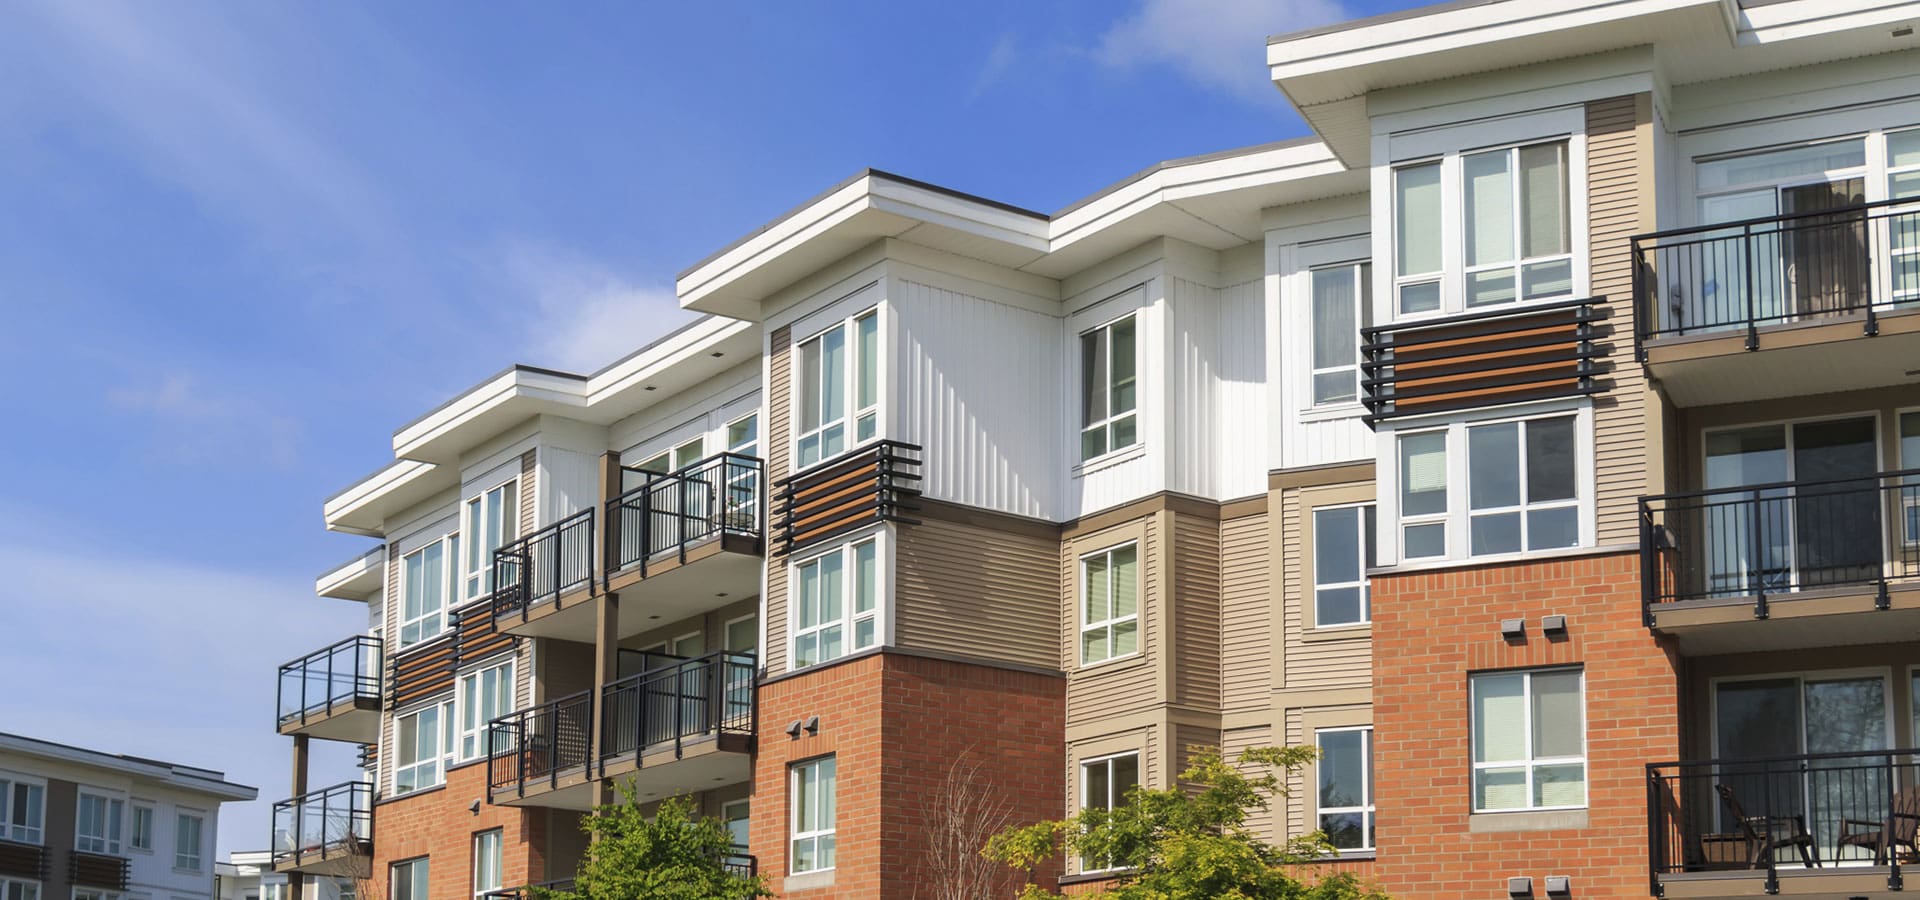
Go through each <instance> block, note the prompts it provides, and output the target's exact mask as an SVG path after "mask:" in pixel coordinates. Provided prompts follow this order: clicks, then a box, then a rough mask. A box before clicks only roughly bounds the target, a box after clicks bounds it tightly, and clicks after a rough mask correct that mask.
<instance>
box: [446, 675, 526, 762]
mask: <svg viewBox="0 0 1920 900" xmlns="http://www.w3.org/2000/svg"><path fill="white" fill-rule="evenodd" d="M459 699H460V704H459V705H460V754H459V759H460V761H461V762H465V761H467V760H470V759H476V758H478V757H481V756H485V755H487V754H488V753H490V752H491V751H492V750H494V749H498V748H490V747H486V746H485V743H486V735H487V723H488V722H491V721H493V720H494V719H497V718H500V717H501V716H504V715H506V714H508V713H510V712H513V660H511V659H509V660H507V661H506V662H504V663H501V664H500V665H497V666H492V667H490V668H485V669H481V670H480V671H478V672H468V673H467V674H465V675H462V676H460V698H459Z"/></svg>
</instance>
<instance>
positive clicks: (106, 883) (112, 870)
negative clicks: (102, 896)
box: [67, 850, 133, 891]
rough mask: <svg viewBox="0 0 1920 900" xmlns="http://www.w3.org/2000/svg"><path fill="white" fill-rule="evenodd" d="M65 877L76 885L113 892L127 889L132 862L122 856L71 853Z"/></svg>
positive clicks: (77, 851)
mask: <svg viewBox="0 0 1920 900" xmlns="http://www.w3.org/2000/svg"><path fill="white" fill-rule="evenodd" d="M67 859H68V862H67V877H68V878H70V879H72V881H73V883H74V884H76V885H84V886H86V887H98V888H107V889H108V890H113V891H124V890H126V889H127V881H128V879H129V878H130V876H131V869H132V867H133V861H132V860H129V859H127V858H126V857H124V856H107V855H106V854H103V853H85V852H82V851H79V850H75V851H73V852H72V853H71V854H70V855H69V856H68V857H67Z"/></svg>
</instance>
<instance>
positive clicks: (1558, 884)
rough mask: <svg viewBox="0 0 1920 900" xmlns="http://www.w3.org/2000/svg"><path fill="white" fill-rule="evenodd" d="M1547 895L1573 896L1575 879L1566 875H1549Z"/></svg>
mask: <svg viewBox="0 0 1920 900" xmlns="http://www.w3.org/2000/svg"><path fill="white" fill-rule="evenodd" d="M1547 896H1549V897H1571V896H1573V879H1571V878H1568V877H1567V876H1565V875H1548V876H1547Z"/></svg>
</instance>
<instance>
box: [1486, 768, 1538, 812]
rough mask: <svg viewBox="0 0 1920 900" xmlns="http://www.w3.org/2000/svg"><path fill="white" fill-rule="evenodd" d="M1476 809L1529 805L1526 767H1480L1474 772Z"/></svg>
mask: <svg viewBox="0 0 1920 900" xmlns="http://www.w3.org/2000/svg"><path fill="white" fill-rule="evenodd" d="M1473 807H1474V808H1475V809H1525V808H1526V807H1527V770H1526V768H1525V767H1514V768H1506V769H1479V770H1476V771H1475V772H1474V773H1473Z"/></svg>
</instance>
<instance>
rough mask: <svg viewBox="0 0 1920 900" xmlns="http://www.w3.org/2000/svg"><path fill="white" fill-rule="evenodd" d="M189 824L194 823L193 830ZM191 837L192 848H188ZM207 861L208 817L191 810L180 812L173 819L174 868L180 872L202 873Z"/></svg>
mask: <svg viewBox="0 0 1920 900" xmlns="http://www.w3.org/2000/svg"><path fill="white" fill-rule="evenodd" d="M188 822H192V823H193V825H192V827H191V828H189V827H188V824H187V823H188ZM189 835H191V836H192V838H193V840H192V842H191V843H192V844H193V846H192V847H190V848H189V847H188V846H187V844H188V840H187V838H188V836H189ZM206 860H207V816H206V815H205V814H203V813H199V812H193V811H189V810H179V811H177V812H175V813H174V817H173V868H174V870H175V871H178V872H201V871H205V869H206Z"/></svg>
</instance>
